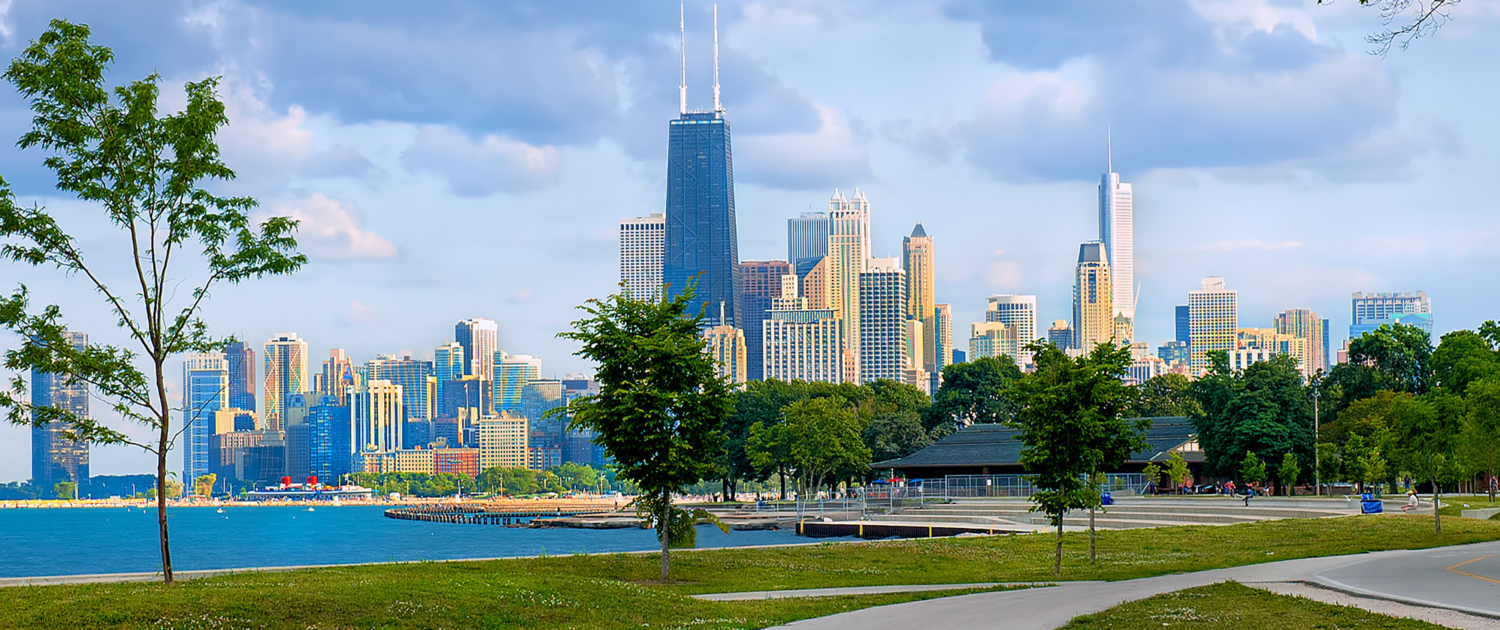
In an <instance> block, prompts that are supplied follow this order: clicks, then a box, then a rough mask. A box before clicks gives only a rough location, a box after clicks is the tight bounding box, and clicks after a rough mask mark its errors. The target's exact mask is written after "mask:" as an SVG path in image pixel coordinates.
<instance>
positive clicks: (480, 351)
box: [453, 318, 500, 381]
mask: <svg viewBox="0 0 1500 630" xmlns="http://www.w3.org/2000/svg"><path fill="white" fill-rule="evenodd" d="M453 339H454V340H455V341H457V342H458V345H460V346H463V347H464V357H465V358H467V359H468V360H469V363H468V365H465V366H464V376H478V377H479V378H480V379H481V380H486V381H487V380H489V379H490V376H491V374H492V373H493V372H494V370H495V351H496V350H499V349H500V326H499V325H498V324H496V323H495V320H493V319H482V318H481V319H466V320H463V321H461V322H459V323H458V324H456V325H454V327H453Z"/></svg>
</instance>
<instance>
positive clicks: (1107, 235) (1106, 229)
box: [1099, 147, 1135, 322]
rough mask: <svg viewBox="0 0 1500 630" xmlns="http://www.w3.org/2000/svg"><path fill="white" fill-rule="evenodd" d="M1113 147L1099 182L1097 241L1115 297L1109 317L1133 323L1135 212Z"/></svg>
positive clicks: (1131, 197) (1128, 187) (1128, 185)
mask: <svg viewBox="0 0 1500 630" xmlns="http://www.w3.org/2000/svg"><path fill="white" fill-rule="evenodd" d="M1114 168H1115V165H1114V155H1113V147H1111V154H1110V159H1109V172H1107V173H1105V174H1104V177H1103V179H1102V181H1100V182H1099V240H1100V241H1101V242H1103V243H1104V251H1105V253H1106V255H1108V256H1109V270H1110V275H1111V277H1110V285H1111V287H1112V288H1113V291H1114V294H1113V297H1114V310H1115V312H1114V313H1113V314H1112V315H1124V316H1126V317H1128V318H1130V319H1131V321H1132V322H1134V321H1135V210H1134V200H1133V197H1134V196H1133V194H1132V193H1131V190H1130V184H1127V183H1124V182H1122V181H1120V174H1119V173H1116V172H1114Z"/></svg>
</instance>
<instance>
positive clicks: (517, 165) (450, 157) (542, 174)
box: [401, 125, 562, 197]
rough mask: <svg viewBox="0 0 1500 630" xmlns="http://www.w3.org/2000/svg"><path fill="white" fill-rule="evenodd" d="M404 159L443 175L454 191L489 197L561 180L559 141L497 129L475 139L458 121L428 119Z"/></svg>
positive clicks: (414, 167)
mask: <svg viewBox="0 0 1500 630" xmlns="http://www.w3.org/2000/svg"><path fill="white" fill-rule="evenodd" d="M401 161H402V162H403V163H404V164H406V167H407V168H409V169H411V170H412V171H415V172H425V173H431V174H433V175H437V176H438V177H440V178H442V179H443V180H444V181H446V182H447V183H448V187H449V188H450V189H451V190H452V191H453V193H454V194H457V195H460V196H464V197H487V196H489V195H492V194H495V193H498V192H509V193H522V192H530V191H534V190H538V189H541V188H544V187H546V186H548V185H551V184H552V183H553V182H555V181H557V174H558V171H559V170H560V168H561V165H562V156H561V153H560V152H559V151H558V150H557V148H556V147H551V146H532V145H529V144H526V143H525V142H521V141H519V140H515V139H512V138H510V137H506V136H498V135H495V134H487V135H485V136H484V137H483V138H480V139H479V141H478V142H475V141H473V140H471V139H469V137H468V136H466V135H464V134H463V133H462V132H460V131H458V130H456V129H454V128H453V127H448V126H443V125H424V126H422V127H420V128H418V130H417V137H416V139H415V140H413V141H412V143H411V146H410V147H409V148H407V150H406V152H405V153H403V154H402V155H401Z"/></svg>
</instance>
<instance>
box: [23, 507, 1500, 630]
mask: <svg viewBox="0 0 1500 630" xmlns="http://www.w3.org/2000/svg"><path fill="white" fill-rule="evenodd" d="M454 527H468V526H465V525H454ZM1052 540H1053V539H1052V536H1051V535H1050V534H1038V535H1017V536H984V537H970V538H940V539H928V540H906V541H883V542H874V543H857V544H845V543H826V544H818V545H809V546H799V547H782V548H763V549H714V550H702V551H682V552H676V553H674V554H673V562H672V566H673V581H672V582H671V583H670V584H666V585H662V584H658V583H656V578H657V577H659V575H658V564H657V563H658V557H657V556H656V555H655V554H613V555H597V556H559V557H547V558H526V559H514V560H497V561H487V562H442V563H420V564H395V565H377V566H360V567H340V568H329V569H314V570H305V571H295V572H287V573H242V574H236V575H227V576H221V577H216V578H209V579H203V580H192V581H187V582H182V583H180V584H178V585H176V586H173V587H165V586H161V585H159V584H102V585H77V586H39V587H21V588H10V589H3V590H0V595H3V597H0V628H59V629H62V628H67V629H72V628H144V627H150V628H180V629H187V628H203V629H210V628H213V629H219V628H329V629H333V628H340V629H342V628H450V627H451V628H654V629H661V628H695V629H697V628H702V629H713V628H762V627H767V626H772V625H777V624H780V623H785V622H788V621H792V620H795V619H801V618H806V617H814V616H821V615H827V614H832V613H835V612H840V611H843V610H852V609H855V608H862V607H867V606H874V605H879V604H885V603H894V602H898V601H908V600H912V599H920V598H924V597H935V596H940V595H939V594H925V595H883V596H877V597H842V598H821V599H798V600H777V601H771V602H768V601H750V602H706V601H700V600H696V599H693V598H691V597H688V596H687V595H688V594H691V593H711V592H732V591H750V590H781V589H798V588H823V587H835V586H864V585H887V584H940V583H973V582H1032V581H1050V580H1052V579H1053V578H1052V575H1051V563H1052V546H1051V545H1052ZM1488 540H1500V522H1494V521H1477V520H1469V519H1458V518H1451V519H1449V518H1445V519H1444V522H1443V534H1442V535H1441V536H1439V535H1436V534H1434V533H1433V532H1432V520H1431V517H1430V516H1428V517H1425V518H1424V517H1422V516H1399V515H1386V516H1364V517H1346V518H1333V519H1315V520H1284V521H1270V522H1262V523H1249V524H1240V525H1229V526H1219V527H1214V526H1196V527H1173V528H1162V529H1152V530H1144V529H1138V530H1124V531H1102V532H1100V533H1099V550H1100V554H1099V563H1098V565H1096V566H1090V565H1089V564H1088V539H1087V536H1086V535H1085V534H1069V535H1068V536H1067V543H1066V549H1065V563H1064V564H1065V566H1064V571H1063V576H1062V579H1068V580H1082V579H1107V580H1118V579H1129V578H1136V577H1146V576H1151V575H1161V574H1165V573H1176V572H1185V571H1198V570H1203V569H1212V568H1218V567H1225V566H1235V565H1244V564H1253V563H1259V562H1269V561H1275V560H1288V559H1293V558H1303V557H1310V556H1320V555H1338V554H1350V553H1360V552H1364V551H1375V550H1382V549H1397V548H1422V547H1431V546H1439V545H1451V544H1459V543H1469V542H1481V541H1488ZM948 594H952V593H948Z"/></svg>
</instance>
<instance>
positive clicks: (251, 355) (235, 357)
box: [224, 341, 257, 411]
mask: <svg viewBox="0 0 1500 630" xmlns="http://www.w3.org/2000/svg"><path fill="white" fill-rule="evenodd" d="M224 359H225V361H227V363H228V368H229V406H230V407H233V408H235V409H244V410H245V411H255V410H256V406H255V401H256V396H255V390H256V386H255V382H256V380H257V379H256V378H255V348H252V347H250V345H249V344H245V343H242V342H238V341H236V342H234V343H232V344H229V347H228V348H225V350H224Z"/></svg>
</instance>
